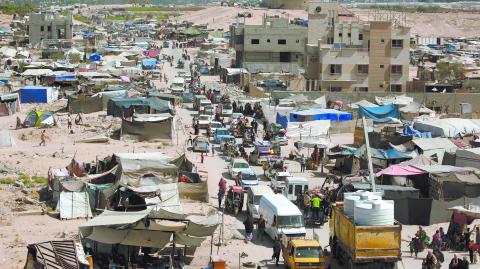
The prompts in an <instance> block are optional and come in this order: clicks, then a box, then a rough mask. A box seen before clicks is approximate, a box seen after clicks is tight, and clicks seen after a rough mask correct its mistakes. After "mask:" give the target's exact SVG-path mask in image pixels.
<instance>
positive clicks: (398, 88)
mask: <svg viewBox="0 0 480 269" xmlns="http://www.w3.org/2000/svg"><path fill="white" fill-rule="evenodd" d="M308 13H309V31H308V44H307V45H306V48H305V74H304V75H305V78H306V79H307V90H322V91H363V92H367V91H368V92H385V91H391V92H402V91H405V90H406V84H407V81H408V74H409V72H408V64H409V59H410V58H409V43H410V29H409V28H408V27H405V26H404V25H402V23H401V20H399V18H391V17H389V18H383V17H381V16H377V17H376V18H375V19H374V20H372V21H368V22H362V21H359V20H358V19H357V18H356V17H355V16H353V14H348V13H345V10H342V8H341V7H340V5H339V4H338V3H336V2H332V1H311V2H310V3H309V7H308Z"/></svg>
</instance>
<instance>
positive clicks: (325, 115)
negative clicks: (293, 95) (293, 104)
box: [289, 109, 352, 122]
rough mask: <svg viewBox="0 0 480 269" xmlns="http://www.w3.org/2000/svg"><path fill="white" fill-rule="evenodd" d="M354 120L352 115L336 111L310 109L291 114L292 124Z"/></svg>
mask: <svg viewBox="0 0 480 269" xmlns="http://www.w3.org/2000/svg"><path fill="white" fill-rule="evenodd" d="M351 119H352V114H350V113H347V112H343V111H339V110H336V109H308V110H302V111H296V112H290V117H289V121H290V122H306V121H316V120H331V121H347V120H351Z"/></svg>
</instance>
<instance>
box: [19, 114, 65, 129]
mask: <svg viewBox="0 0 480 269" xmlns="http://www.w3.org/2000/svg"><path fill="white" fill-rule="evenodd" d="M56 124H57V121H56V119H55V117H54V116H53V113H52V112H50V111H34V110H32V111H30V112H29V113H28V114H27V117H25V120H24V121H23V125H24V126H25V127H43V126H53V125H56Z"/></svg>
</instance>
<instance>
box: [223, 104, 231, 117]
mask: <svg viewBox="0 0 480 269" xmlns="http://www.w3.org/2000/svg"><path fill="white" fill-rule="evenodd" d="M232 114H233V107H232V105H231V104H222V117H230V116H231V115H232Z"/></svg>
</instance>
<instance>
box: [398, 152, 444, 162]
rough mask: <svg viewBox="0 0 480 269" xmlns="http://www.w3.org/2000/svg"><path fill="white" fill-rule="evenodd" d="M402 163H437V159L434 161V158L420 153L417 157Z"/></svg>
mask: <svg viewBox="0 0 480 269" xmlns="http://www.w3.org/2000/svg"><path fill="white" fill-rule="evenodd" d="M401 164H403V165H415V164H417V165H435V164H437V163H436V162H435V161H433V160H432V159H430V158H429V157H427V156H425V155H423V154H420V155H418V156H417V157H415V158H413V159H411V160H408V161H404V162H401Z"/></svg>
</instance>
